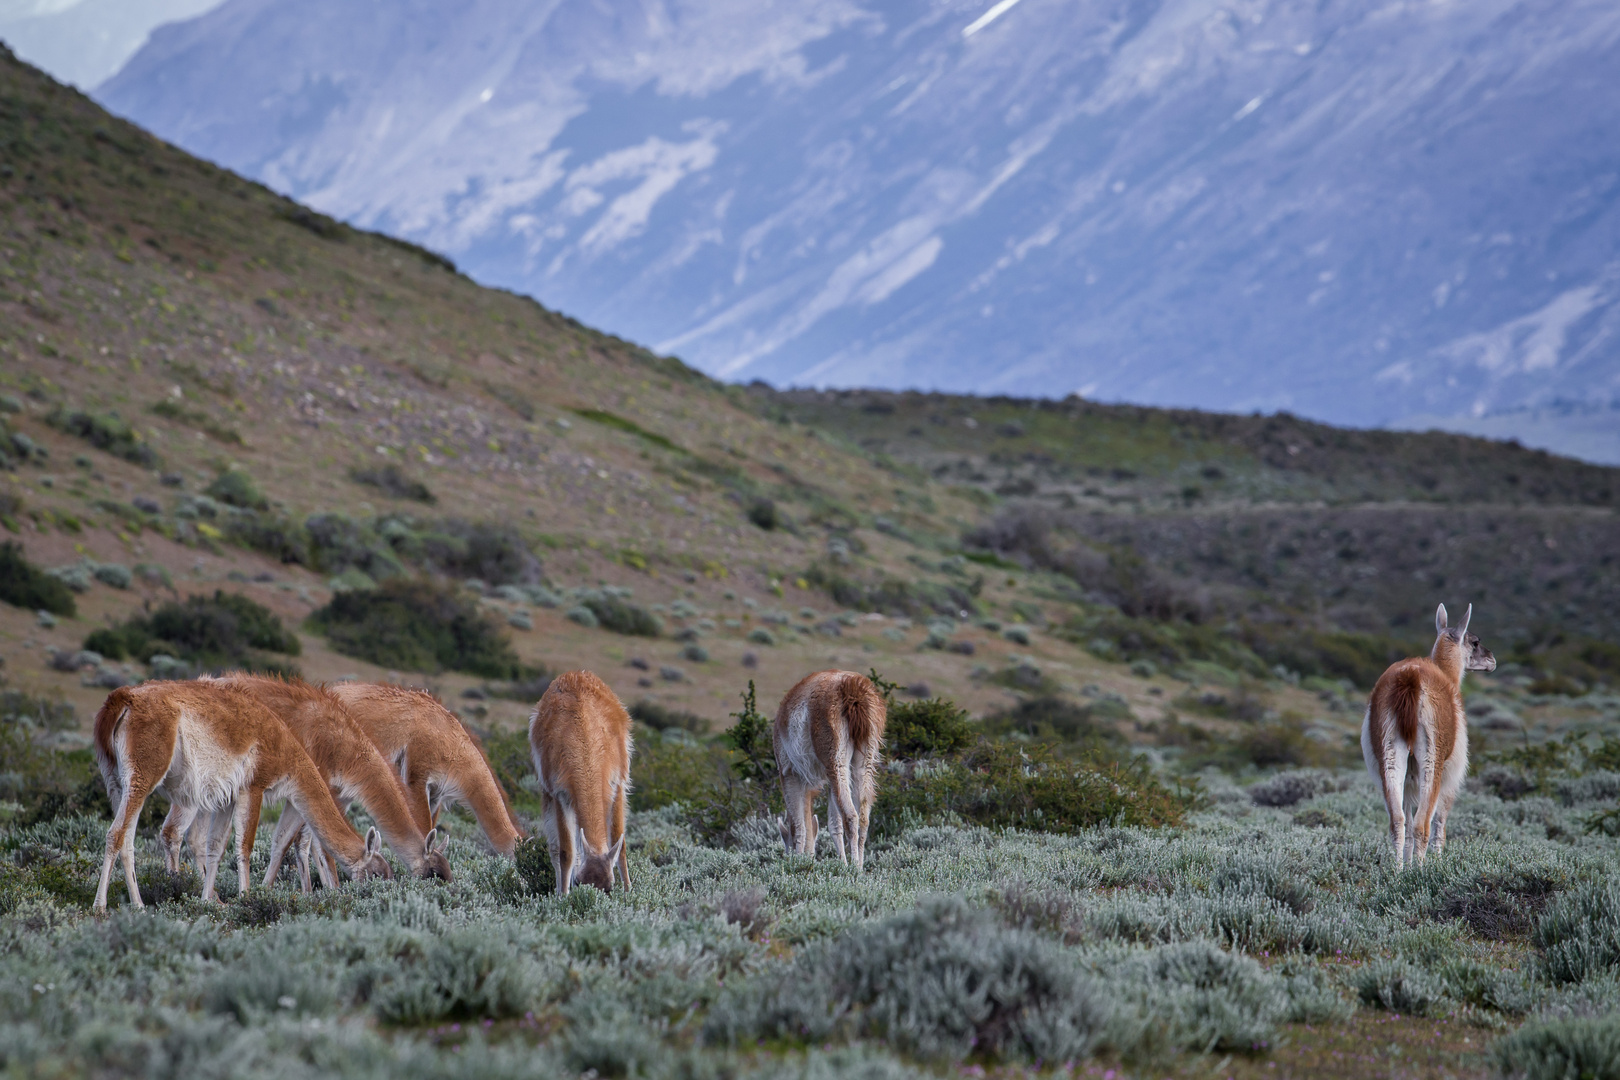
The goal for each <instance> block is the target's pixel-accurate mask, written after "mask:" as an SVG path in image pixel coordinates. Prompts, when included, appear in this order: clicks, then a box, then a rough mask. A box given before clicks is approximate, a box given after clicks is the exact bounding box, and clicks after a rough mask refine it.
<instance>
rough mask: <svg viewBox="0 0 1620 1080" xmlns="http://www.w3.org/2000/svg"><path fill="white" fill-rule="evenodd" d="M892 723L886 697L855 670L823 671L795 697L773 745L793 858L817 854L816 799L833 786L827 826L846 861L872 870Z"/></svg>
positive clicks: (780, 717) (783, 711)
mask: <svg viewBox="0 0 1620 1080" xmlns="http://www.w3.org/2000/svg"><path fill="white" fill-rule="evenodd" d="M886 721H887V712H886V710H885V707H884V704H883V695H882V694H879V693H878V691H877V687H875V686H873V685H872V681H871V680H870V679H868V678H867V677H866V676H865V675H860V674H857V673H856V672H853V671H818V672H816V673H815V674H813V675H806V676H805V677H804V678H803V679H801V680H799V683H798V685H796V686H794V687H793V689H791V690H789V691H788V692H787V696H786V697H784V698H783V699H782V704H781V706H780V707H779V708H778V709H777V710H776V723H775V724H774V725H773V726H772V728H771V742H772V743H773V745H774V747H775V750H776V768H777V772H778V773H780V774H781V777H782V801H783V802H784V803H785V804H786V806H787V816H786V820H784V821H783V822H781V823H780V828H781V830H782V843H783V845H784V846H785V847H786V848H787V850H788V854H790V855H791V854H795V853H797V854H801V855H814V854H815V851H816V816H815V805H814V804H815V797H816V795H817V793H819V792H820V791H821V789H822V788H824V787H826V786H827V784H828V782H829V781H831V784H832V793H831V795H830V796H829V797H828V799H827V828H828V829H829V830H830V831H831V832H832V834H833V843H834V844H835V845H836V847H837V849H838V858H839V859H841V860H843V861H846V862H849V861H853V862H854V864H855V866H856V867H857V868H860V867H862V866H864V865H865V862H866V830H867V826H868V824H869V823H870V822H871V818H872V800H873V799H874V798H875V797H876V795H877V769H878V759H879V756H880V755H881V753H882V744H883V727H884V724H885V723H886ZM846 848H847V849H848V855H847V856H846V854H845V850H846Z"/></svg>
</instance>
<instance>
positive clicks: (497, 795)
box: [327, 683, 523, 855]
mask: <svg viewBox="0 0 1620 1080" xmlns="http://www.w3.org/2000/svg"><path fill="white" fill-rule="evenodd" d="M327 690H328V692H330V693H331V694H332V695H333V696H334V697H336V698H337V699H338V700H339V701H341V702H342V703H343V706H344V708H346V709H348V711H349V715H350V716H352V717H354V719H355V721H356V722H357V723H358V724H359V725H360V729H361V730H362V731H364V732H365V733H366V737H367V738H369V739H370V740H371V742H372V744H373V745H374V746H376V747H377V749H378V750H379V751H381V752H382V756H383V758H384V759H385V760H387V761H388V762H389V763H391V764H392V765H393V766H394V768H395V769H396V770H397V771H398V773H399V777H400V779H401V780H402V781H404V784H405V793H406V797H407V805H408V806H409V807H410V811H411V816H412V817H413V818H415V819H416V824H417V827H418V828H420V829H421V830H422V831H423V832H424V833H426V832H427V831H428V830H429V829H431V828H433V827H434V824H435V822H436V821H437V819H438V816H439V812H440V811H441V810H443V809H444V807H445V806H446V805H447V804H449V803H452V802H462V803H465V804H466V805H467V806H469V807H471V808H472V812H473V816H474V817H476V818H477V819H478V824H479V826H480V827H481V828H482V829H483V830H484V835H485V836H487V837H489V842H490V843H491V844H492V845H493V846H494V848H495V850H496V851H498V852H500V853H501V854H502V855H510V854H512V851H513V849H514V848H515V847H516V846H517V842H518V841H519V840H521V839H523V830H521V829H519V828H518V826H517V823H516V820H515V819H514V818H513V816H512V807H511V805H510V804H509V803H508V802H507V801H506V792H504V791H502V790H501V785H500V784H499V783H498V782H497V781H496V779H495V774H494V772H493V771H492V770H491V769H490V767H489V762H488V761H487V760H486V759H485V758H484V750H483V747H482V746H480V745H479V743H478V740H477V739H475V738H474V737H473V734H472V732H470V731H468V730H467V729H466V727H465V726H463V725H462V723H461V721H460V720H458V719H456V717H455V716H454V715H453V714H452V713H451V712H450V711H449V710H448V709H446V708H445V707H444V706H443V705H441V704H439V702H438V700H437V699H435V698H434V697H433V695H432V694H429V693H427V692H426V691H425V690H406V689H403V688H401V687H398V686H381V685H377V684H374V683H337V684H336V685H333V686H329V687H327Z"/></svg>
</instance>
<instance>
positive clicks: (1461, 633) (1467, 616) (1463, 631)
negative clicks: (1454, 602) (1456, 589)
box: [1457, 604, 1474, 640]
mask: <svg viewBox="0 0 1620 1080" xmlns="http://www.w3.org/2000/svg"><path fill="white" fill-rule="evenodd" d="M1473 618H1474V605H1473V604H1469V605H1468V610H1467V611H1466V612H1464V613H1463V624H1462V627H1461V628H1460V629H1459V630H1458V631H1457V637H1458V639H1459V640H1460V639H1463V638H1466V637H1467V636H1468V624H1469V622H1470V621H1471V620H1472V619H1473Z"/></svg>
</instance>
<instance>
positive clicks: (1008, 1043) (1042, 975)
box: [704, 897, 1109, 1061]
mask: <svg viewBox="0 0 1620 1080" xmlns="http://www.w3.org/2000/svg"><path fill="white" fill-rule="evenodd" d="M1108 1015H1109V1007H1108V1005H1107V1002H1106V998H1105V996H1104V995H1103V994H1102V993H1101V992H1100V988H1099V987H1097V986H1096V984H1095V983H1094V982H1092V981H1091V980H1088V979H1086V978H1085V977H1084V976H1083V975H1082V974H1081V972H1080V970H1079V968H1078V966H1077V965H1076V964H1075V963H1074V961H1073V960H1072V959H1071V958H1070V957H1069V956H1068V955H1067V954H1065V953H1064V952H1063V951H1062V949H1061V948H1059V947H1057V946H1055V945H1053V944H1052V943H1051V942H1049V941H1047V940H1045V939H1043V938H1041V937H1039V936H1037V935H1035V934H1032V933H1030V932H1028V931H1024V930H1016V929H1011V928H1008V927H1006V926H1003V925H1001V924H1000V923H999V922H997V921H996V920H995V919H994V918H993V917H992V916H991V915H990V914H989V913H988V912H985V911H980V910H974V909H972V908H969V907H968V906H967V905H966V904H965V903H964V902H963V901H962V900H961V899H960V898H955V897H952V898H943V899H937V900H933V901H929V902H927V903H925V904H923V905H921V906H920V907H918V908H917V909H916V910H915V911H912V912H907V913H905V914H901V915H897V916H894V917H892V918H889V919H886V920H884V921H883V922H881V923H878V924H877V925H875V926H871V927H866V928H861V929H857V930H852V931H850V932H848V933H846V934H844V935H843V936H842V937H840V938H838V939H836V940H834V941H832V942H829V943H827V944H825V945H820V946H812V947H811V948H809V949H806V950H804V951H803V952H802V953H801V954H800V955H799V956H798V957H796V958H795V959H794V961H793V962H792V964H791V965H790V968H789V970H788V971H785V972H771V973H769V974H767V975H765V976H762V977H760V978H758V979H755V980H751V981H750V982H749V983H748V984H747V985H746V986H745V987H744V988H743V989H742V990H741V991H731V990H728V992H727V995H726V996H725V997H724V998H722V999H721V1001H720V1002H719V1003H718V1004H717V1005H716V1006H715V1008H714V1010H713V1011H712V1012H711V1013H710V1016H709V1018H708V1021H707V1023H706V1025H705V1029H704V1030H705V1034H706V1035H707V1036H708V1037H709V1038H714V1039H718V1040H721V1041H725V1042H732V1043H735V1042H739V1041H741V1040H743V1039H745V1038H761V1037H764V1038H778V1039H787V1040H791V1041H799V1040H804V1041H811V1042H820V1041H823V1040H826V1039H828V1038H830V1037H833V1036H835V1035H836V1036H840V1037H843V1038H849V1037H865V1038H871V1039H877V1040H881V1041H883V1042H886V1043H887V1044H889V1045H891V1046H894V1047H896V1048H897V1049H900V1050H904V1051H907V1052H911V1053H915V1054H918V1055H921V1056H925V1057H943V1056H953V1057H962V1056H965V1055H967V1054H969V1053H981V1054H985V1055H987V1056H990V1057H997V1058H1010V1059H1034V1060H1038V1061H1062V1060H1064V1059H1066V1058H1075V1057H1080V1056H1083V1055H1085V1054H1086V1053H1088V1052H1089V1051H1090V1050H1091V1049H1092V1047H1093V1046H1094V1045H1095V1044H1096V1043H1097V1042H1098V1041H1099V1039H1100V1037H1101V1035H1102V1032H1103V1029H1104V1027H1105V1025H1106V1023H1107V1019H1108Z"/></svg>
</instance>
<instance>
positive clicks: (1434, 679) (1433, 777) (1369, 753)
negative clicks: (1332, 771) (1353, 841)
mask: <svg viewBox="0 0 1620 1080" xmlns="http://www.w3.org/2000/svg"><path fill="white" fill-rule="evenodd" d="M1473 616H1474V605H1472V604H1469V605H1468V611H1467V613H1466V614H1465V615H1463V621H1462V625H1461V626H1457V627H1452V626H1449V625H1448V623H1447V619H1446V605H1444V604H1441V605H1440V607H1439V609H1438V610H1437V611H1436V612H1435V613H1434V630H1435V634H1436V637H1435V639H1434V648H1433V649H1432V650H1430V652H1429V655H1428V658H1427V659H1424V658H1421V657H1418V658H1413V659H1410V660H1401V661H1399V662H1398V663H1395V664H1391V665H1390V667H1389V669H1388V670H1387V671H1385V672H1384V674H1383V675H1382V676H1381V677H1380V678H1379V680H1378V685H1377V686H1375V687H1373V692H1372V698H1371V699H1370V700H1369V701H1368V703H1367V713H1366V716H1365V717H1364V718H1363V720H1362V722H1361V756H1362V757H1363V758H1364V759H1365V760H1366V762H1367V771H1368V772H1370V773H1371V774H1372V777H1373V781H1374V782H1375V783H1376V784H1377V785H1378V787H1379V789H1380V790H1381V791H1382V792H1383V794H1384V806H1385V808H1386V809H1388V811H1389V838H1390V846H1391V847H1392V848H1393V850H1394V852H1395V864H1396V865H1397V866H1401V865H1404V864H1406V863H1410V862H1412V861H1413V860H1414V859H1415V860H1416V861H1417V862H1422V861H1423V860H1424V858H1425V857H1426V856H1427V853H1428V851H1429V849H1430V848H1431V847H1432V848H1433V849H1434V851H1435V853H1436V854H1439V853H1440V852H1441V851H1443V850H1444V849H1445V846H1446V818H1447V817H1449V816H1450V815H1451V807H1452V804H1453V803H1455V802H1456V801H1457V793H1458V791H1459V790H1461V788H1462V782H1463V778H1464V776H1466V775H1467V773H1468V718H1467V717H1466V716H1465V715H1464V713H1463V699H1462V681H1463V675H1464V674H1465V673H1466V672H1469V671H1495V670H1496V657H1494V656H1492V655H1491V653H1490V651H1489V650H1488V649H1486V648H1485V647H1484V646H1482V645H1481V644H1480V643H1479V638H1477V637H1475V636H1474V635H1473V634H1470V633H1469V632H1468V624H1469V622H1470V621H1471V620H1472V619H1473ZM1431 830H1432V831H1431Z"/></svg>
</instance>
